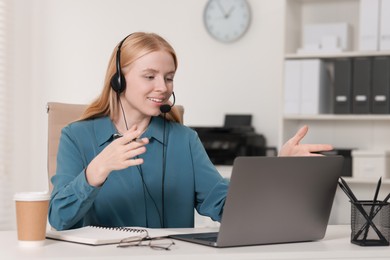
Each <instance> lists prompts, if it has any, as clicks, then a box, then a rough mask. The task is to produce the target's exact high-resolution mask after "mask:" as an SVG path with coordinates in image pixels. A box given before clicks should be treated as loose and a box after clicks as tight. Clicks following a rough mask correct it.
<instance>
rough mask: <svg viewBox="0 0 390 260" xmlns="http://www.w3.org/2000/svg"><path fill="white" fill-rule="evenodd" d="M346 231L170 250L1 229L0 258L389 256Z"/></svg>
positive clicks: (386, 250) (336, 229) (343, 228)
mask: <svg viewBox="0 0 390 260" xmlns="http://www.w3.org/2000/svg"><path fill="white" fill-rule="evenodd" d="M190 230H193V229H190ZM181 231H182V230H181ZM196 231H199V230H198V229H197V230H196ZM207 231H209V230H207ZM349 235H350V227H349V226H329V227H328V230H327V234H326V236H325V238H324V239H323V240H320V241H317V242H306V243H291V244H279V245H262V246H247V247H235V248H223V249H216V248H211V247H207V246H201V245H196V244H191V243H186V242H181V241H175V242H176V245H175V246H173V248H172V250H171V251H157V250H153V249H150V248H148V247H135V248H117V247H116V246H115V245H107V246H87V245H81V244H74V243H69V242H61V241H55V240H46V242H45V246H43V247H41V248H20V247H19V246H18V242H17V238H16V231H1V232H0V256H1V259H7V260H8V259H38V258H39V259H137V260H143V259H170V260H175V259H180V260H183V259H185V260H208V259H212V260H218V259H224V260H225V259H227V260H233V259H234V260H236V259H251V260H253V259H279V260H280V259H300V260H302V259H321V260H327V259H390V247H388V246H385V247H360V246H357V245H354V244H351V243H350V240H349Z"/></svg>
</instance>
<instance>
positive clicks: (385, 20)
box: [379, 0, 390, 51]
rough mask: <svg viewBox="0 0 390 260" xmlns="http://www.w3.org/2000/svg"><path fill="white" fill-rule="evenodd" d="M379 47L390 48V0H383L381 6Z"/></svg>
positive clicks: (382, 48) (382, 49)
mask: <svg viewBox="0 0 390 260" xmlns="http://www.w3.org/2000/svg"><path fill="white" fill-rule="evenodd" d="M380 12H381V13H380V33H379V49H380V50H381V51H384V50H390V15H389V13H390V0H382V1H381V7H380Z"/></svg>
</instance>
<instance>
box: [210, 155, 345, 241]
mask: <svg viewBox="0 0 390 260" xmlns="http://www.w3.org/2000/svg"><path fill="white" fill-rule="evenodd" d="M342 165H343V157H342V156H321V157H237V158H236V159H235V161H234V166H233V172H232V176H231V183H230V187H229V191H228V196H227V198H226V202H225V207H224V213H223V217H222V221H221V226H220V230H219V236H218V240H217V244H218V246H219V247H225V246H240V245H258V244H271V243H285V242H300V241H312V240H318V239H322V238H323V237H324V235H325V232H326V227H327V225H328V220H329V216H330V211H331V208H332V203H333V199H334V195H335V192H336V187H337V180H338V178H339V177H340V175H341V171H342Z"/></svg>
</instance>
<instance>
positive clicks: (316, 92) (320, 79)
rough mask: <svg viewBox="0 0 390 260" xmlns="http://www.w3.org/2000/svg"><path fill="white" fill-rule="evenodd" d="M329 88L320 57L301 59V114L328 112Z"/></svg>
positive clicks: (323, 64) (325, 71)
mask: <svg viewBox="0 0 390 260" xmlns="http://www.w3.org/2000/svg"><path fill="white" fill-rule="evenodd" d="M330 101H331V89H330V83H329V77H328V74H327V70H326V64H325V62H324V61H322V60H320V59H307V60H301V108H300V110H301V114H302V115H318V114H327V113H330V110H331V107H330Z"/></svg>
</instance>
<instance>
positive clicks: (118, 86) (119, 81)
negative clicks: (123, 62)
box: [111, 73, 126, 94]
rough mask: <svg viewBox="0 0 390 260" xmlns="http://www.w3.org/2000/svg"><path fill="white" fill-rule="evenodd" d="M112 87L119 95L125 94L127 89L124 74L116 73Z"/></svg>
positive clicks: (112, 79) (112, 80)
mask: <svg viewBox="0 0 390 260" xmlns="http://www.w3.org/2000/svg"><path fill="white" fill-rule="evenodd" d="M111 87H112V89H113V90H114V91H115V92H116V93H118V94H120V93H121V92H123V91H124V90H125V88H126V79H125V77H124V76H123V75H122V74H120V75H118V73H115V74H114V75H113V76H112V78H111Z"/></svg>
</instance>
